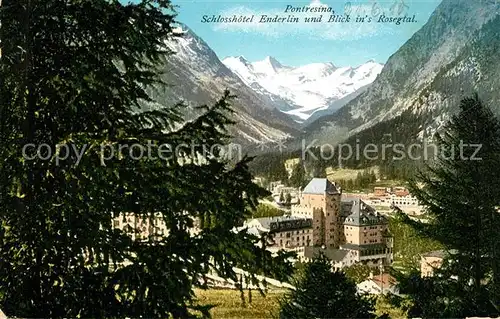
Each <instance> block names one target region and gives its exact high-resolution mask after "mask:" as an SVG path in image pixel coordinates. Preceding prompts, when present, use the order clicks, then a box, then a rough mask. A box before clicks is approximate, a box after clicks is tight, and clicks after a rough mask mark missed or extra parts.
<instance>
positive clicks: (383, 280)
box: [370, 274, 397, 288]
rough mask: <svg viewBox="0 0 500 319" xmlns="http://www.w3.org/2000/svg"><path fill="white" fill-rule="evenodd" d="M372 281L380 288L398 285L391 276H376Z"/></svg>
mask: <svg viewBox="0 0 500 319" xmlns="http://www.w3.org/2000/svg"><path fill="white" fill-rule="evenodd" d="M370 280H371V281H373V282H374V283H375V284H376V285H377V286H379V287H382V285H383V287H384V288H389V287H391V286H394V285H396V284H397V281H396V279H395V278H394V277H392V276H391V275H389V274H382V275H375V276H373V278H371V279H370Z"/></svg>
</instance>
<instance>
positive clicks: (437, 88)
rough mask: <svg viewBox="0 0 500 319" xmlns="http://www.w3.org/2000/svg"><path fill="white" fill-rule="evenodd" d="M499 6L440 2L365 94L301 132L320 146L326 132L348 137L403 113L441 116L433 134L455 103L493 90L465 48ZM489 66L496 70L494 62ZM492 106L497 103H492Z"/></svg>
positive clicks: (453, 0) (449, 0)
mask: <svg viewBox="0 0 500 319" xmlns="http://www.w3.org/2000/svg"><path fill="white" fill-rule="evenodd" d="M498 5H500V4H496V3H495V0H491V1H487V0H485V1H482V2H481V3H479V2H472V1H466V0H444V1H443V2H442V3H441V4H440V5H439V6H438V7H437V8H436V10H435V11H434V13H433V14H432V15H431V17H430V18H429V20H428V22H427V23H426V24H425V25H424V26H423V27H422V28H421V29H420V30H418V31H417V32H416V33H415V34H414V35H413V36H412V37H411V38H410V39H409V40H408V41H407V42H406V43H405V44H404V45H403V46H402V47H401V48H400V49H399V50H398V51H396V52H395V53H394V54H393V55H392V56H391V57H390V58H389V60H388V61H387V63H386V64H385V66H384V68H383V69H382V71H381V73H380V75H379V76H378V77H377V79H376V80H375V81H374V82H373V83H372V84H371V86H370V87H369V88H368V89H367V90H366V91H365V92H363V93H361V94H360V95H359V96H357V97H356V98H354V99H353V100H352V101H350V102H348V103H347V104H346V105H345V106H343V107H342V108H341V109H339V110H338V111H337V112H336V113H335V114H333V115H329V116H325V117H322V118H319V119H317V120H316V121H314V122H313V123H311V124H309V125H308V126H307V127H306V128H305V130H306V132H307V133H306V135H307V136H308V138H310V139H313V138H320V139H323V140H324V139H325V138H327V137H328V135H329V133H328V132H329V131H332V130H333V131H337V130H339V128H343V129H346V130H348V131H349V133H348V135H353V134H356V133H357V132H360V131H362V130H364V129H367V128H369V127H371V126H373V125H375V124H377V123H380V122H382V121H386V120H389V119H392V118H395V117H397V116H398V115H399V114H401V113H402V112H404V111H405V110H412V111H413V112H432V111H439V110H442V111H443V112H441V113H442V114H440V115H438V116H436V119H435V121H434V123H432V124H430V127H429V128H428V129H427V130H428V131H429V132H431V131H435V130H436V129H437V128H438V127H439V126H440V125H441V124H442V122H443V121H444V120H446V118H447V116H448V114H449V113H452V112H453V108H454V105H458V102H459V99H460V98H462V97H463V96H464V95H466V94H472V93H473V92H474V91H481V90H483V91H488V90H490V88H491V89H493V87H494V85H496V84H497V83H495V82H494V81H491V79H490V81H489V82H488V81H484V78H483V79H479V78H477V77H474V75H473V73H474V72H476V71H477V70H479V69H481V68H482V69H484V68H486V69H488V68H489V66H485V65H474V62H473V61H469V60H471V59H472V60H474V59H475V58H476V57H475V55H474V54H473V51H471V50H470V43H471V42H474V41H476V40H477V39H480V38H481V37H482V35H481V30H482V29H483V28H484V27H485V26H486V25H487V24H488V23H490V22H491V21H493V20H494V19H498ZM499 29H500V28H499ZM492 32H494V30H490V31H489V33H492ZM492 39H494V37H492ZM495 40H496V39H495ZM493 43H495V42H494V41H493ZM483 46H484V47H485V45H484V44H483ZM484 50H486V49H484ZM492 63H493V65H496V66H498V61H497V62H492ZM475 70H476V71H475ZM498 75H500V74H496V76H498ZM467 82H470V83H467ZM436 83H438V84H439V85H436ZM483 86H484V89H483V88H482V87H483ZM494 101H498V97H493V101H492V103H493V102H494ZM437 113H440V112H437Z"/></svg>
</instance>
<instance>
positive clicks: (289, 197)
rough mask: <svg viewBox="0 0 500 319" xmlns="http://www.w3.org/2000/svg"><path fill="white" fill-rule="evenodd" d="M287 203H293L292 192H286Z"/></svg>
mask: <svg viewBox="0 0 500 319" xmlns="http://www.w3.org/2000/svg"><path fill="white" fill-rule="evenodd" d="M285 203H286V204H287V205H291V204H292V195H291V194H290V193H286V195H285Z"/></svg>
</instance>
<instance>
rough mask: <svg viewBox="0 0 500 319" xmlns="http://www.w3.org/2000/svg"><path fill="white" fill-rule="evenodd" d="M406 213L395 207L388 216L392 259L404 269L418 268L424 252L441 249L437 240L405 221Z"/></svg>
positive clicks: (412, 269) (441, 246)
mask: <svg viewBox="0 0 500 319" xmlns="http://www.w3.org/2000/svg"><path fill="white" fill-rule="evenodd" d="M406 219H407V215H406V214H405V213H403V212H402V211H400V210H398V209H397V208H396V209H395V211H394V212H393V216H391V218H389V229H390V230H391V234H392V235H393V236H394V260H395V262H396V263H397V264H398V265H399V266H400V267H402V268H403V270H404V271H414V270H418V269H420V261H421V256H422V254H424V253H427V252H430V251H435V250H440V249H443V245H441V244H440V243H439V242H438V241H436V240H435V239H433V238H429V237H428V236H424V235H423V234H421V233H419V232H418V231H417V230H415V229H414V228H413V227H411V226H410V225H408V224H407V223H405V220H406Z"/></svg>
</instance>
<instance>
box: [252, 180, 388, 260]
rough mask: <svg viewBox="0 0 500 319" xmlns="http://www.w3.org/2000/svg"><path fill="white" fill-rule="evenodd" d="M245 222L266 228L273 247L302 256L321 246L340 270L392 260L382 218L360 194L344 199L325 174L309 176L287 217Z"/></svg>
mask: <svg viewBox="0 0 500 319" xmlns="http://www.w3.org/2000/svg"><path fill="white" fill-rule="evenodd" d="M246 226H247V227H249V228H250V227H257V228H258V229H260V230H261V232H269V233H270V236H271V238H272V242H271V244H272V245H273V246H274V247H276V248H285V249H293V250H296V251H297V252H299V256H302V258H304V259H310V258H312V257H314V254H317V253H318V252H319V251H320V250H322V251H323V252H324V254H325V255H326V256H327V257H328V256H331V259H333V261H334V262H336V263H337V264H338V267H339V268H341V267H343V266H347V265H350V264H353V263H358V262H361V263H364V264H368V265H372V266H375V265H380V264H385V265H387V264H391V263H392V260H393V255H392V248H393V242H392V236H391V235H390V233H389V230H388V220H387V218H386V217H384V216H382V215H381V214H379V213H378V212H377V211H376V210H375V209H374V208H372V207H371V206H369V205H367V204H366V203H365V202H364V201H363V200H361V199H359V198H350V197H343V196H342V190H341V189H340V187H338V186H337V185H335V184H334V183H331V182H330V181H328V180H327V179H326V178H314V179H313V180H312V181H311V182H310V183H309V184H308V185H307V186H306V187H305V188H304V189H303V191H302V193H301V195H300V202H299V204H298V205H295V206H292V209H291V215H290V216H282V217H273V218H258V219H255V220H253V221H250V222H249V223H248V224H247V225H246Z"/></svg>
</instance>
